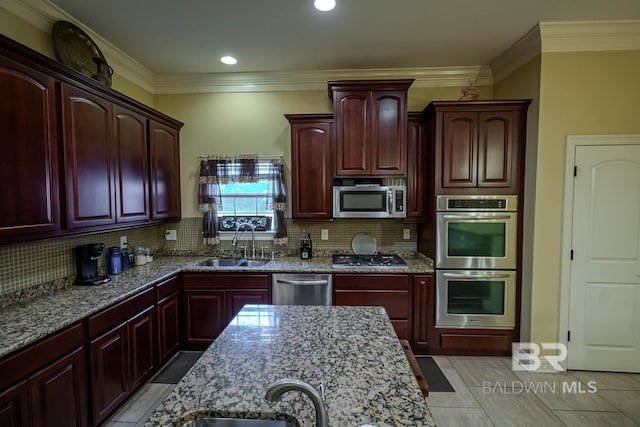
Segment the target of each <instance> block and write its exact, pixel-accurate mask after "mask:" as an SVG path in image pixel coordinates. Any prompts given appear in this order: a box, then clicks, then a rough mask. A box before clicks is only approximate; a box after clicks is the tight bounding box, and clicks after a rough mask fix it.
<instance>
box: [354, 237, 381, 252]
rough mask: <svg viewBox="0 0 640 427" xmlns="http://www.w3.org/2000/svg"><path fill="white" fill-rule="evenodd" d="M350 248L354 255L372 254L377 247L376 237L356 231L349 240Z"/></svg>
mask: <svg viewBox="0 0 640 427" xmlns="http://www.w3.org/2000/svg"><path fill="white" fill-rule="evenodd" d="M351 249H353V253H355V254H356V255H373V254H375V253H376V250H377V249H378V243H377V242H376V238H375V237H373V236H372V235H370V234H367V233H358V234H356V235H355V236H354V237H353V240H352V241H351Z"/></svg>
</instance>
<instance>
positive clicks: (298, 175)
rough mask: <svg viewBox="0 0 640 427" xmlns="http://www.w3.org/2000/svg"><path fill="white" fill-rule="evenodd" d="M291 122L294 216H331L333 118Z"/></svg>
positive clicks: (300, 217) (296, 217)
mask: <svg viewBox="0 0 640 427" xmlns="http://www.w3.org/2000/svg"><path fill="white" fill-rule="evenodd" d="M288 118H289V119H290V121H291V122H292V123H291V171H292V174H291V186H292V197H293V199H292V200H293V205H292V206H293V207H292V216H293V218H294V219H327V220H328V219H330V218H331V217H332V210H331V194H332V193H331V192H332V189H331V140H332V135H331V134H332V129H333V120H332V119H317V120H316V119H307V120H308V121H306V122H303V123H301V122H296V121H293V119H291V116H288Z"/></svg>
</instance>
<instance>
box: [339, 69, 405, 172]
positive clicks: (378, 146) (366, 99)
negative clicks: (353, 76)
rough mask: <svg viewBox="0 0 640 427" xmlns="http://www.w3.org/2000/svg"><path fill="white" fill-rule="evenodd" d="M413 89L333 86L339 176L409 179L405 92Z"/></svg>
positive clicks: (389, 83) (385, 83)
mask: <svg viewBox="0 0 640 427" xmlns="http://www.w3.org/2000/svg"><path fill="white" fill-rule="evenodd" d="M412 83H413V79H405V80H343V81H329V83H328V85H329V97H330V98H331V99H332V100H333V108H334V111H335V129H336V135H335V175H336V176H363V175H364V176H367V175H368V176H402V177H404V176H406V173H407V90H408V89H409V86H411V84H412Z"/></svg>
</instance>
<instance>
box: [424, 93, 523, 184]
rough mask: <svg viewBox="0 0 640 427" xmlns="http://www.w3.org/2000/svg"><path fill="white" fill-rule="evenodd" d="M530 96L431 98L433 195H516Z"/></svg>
mask: <svg viewBox="0 0 640 427" xmlns="http://www.w3.org/2000/svg"><path fill="white" fill-rule="evenodd" d="M529 103H530V101H529V100H512V101H511V100H510V101H501V100H498V101H433V102H431V103H430V104H429V105H428V106H427V107H426V108H425V110H424V114H425V116H426V119H427V121H428V122H430V126H429V127H430V129H432V131H431V132H430V134H429V135H428V137H429V138H430V141H429V143H430V144H433V145H434V148H435V159H434V160H435V165H434V171H435V194H518V192H519V191H520V188H521V185H522V182H523V181H522V180H523V178H522V174H523V171H524V142H525V136H526V117H527V108H528V105H529Z"/></svg>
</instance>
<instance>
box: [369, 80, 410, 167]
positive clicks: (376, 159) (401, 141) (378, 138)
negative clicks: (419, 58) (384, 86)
mask: <svg viewBox="0 0 640 427" xmlns="http://www.w3.org/2000/svg"><path fill="white" fill-rule="evenodd" d="M370 126H371V127H370V141H371V142H370V147H371V148H370V149H371V152H370V167H369V173H370V174H371V175H405V174H406V173H407V94H406V91H404V92H402V91H373V93H372V97H371V125H370Z"/></svg>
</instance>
